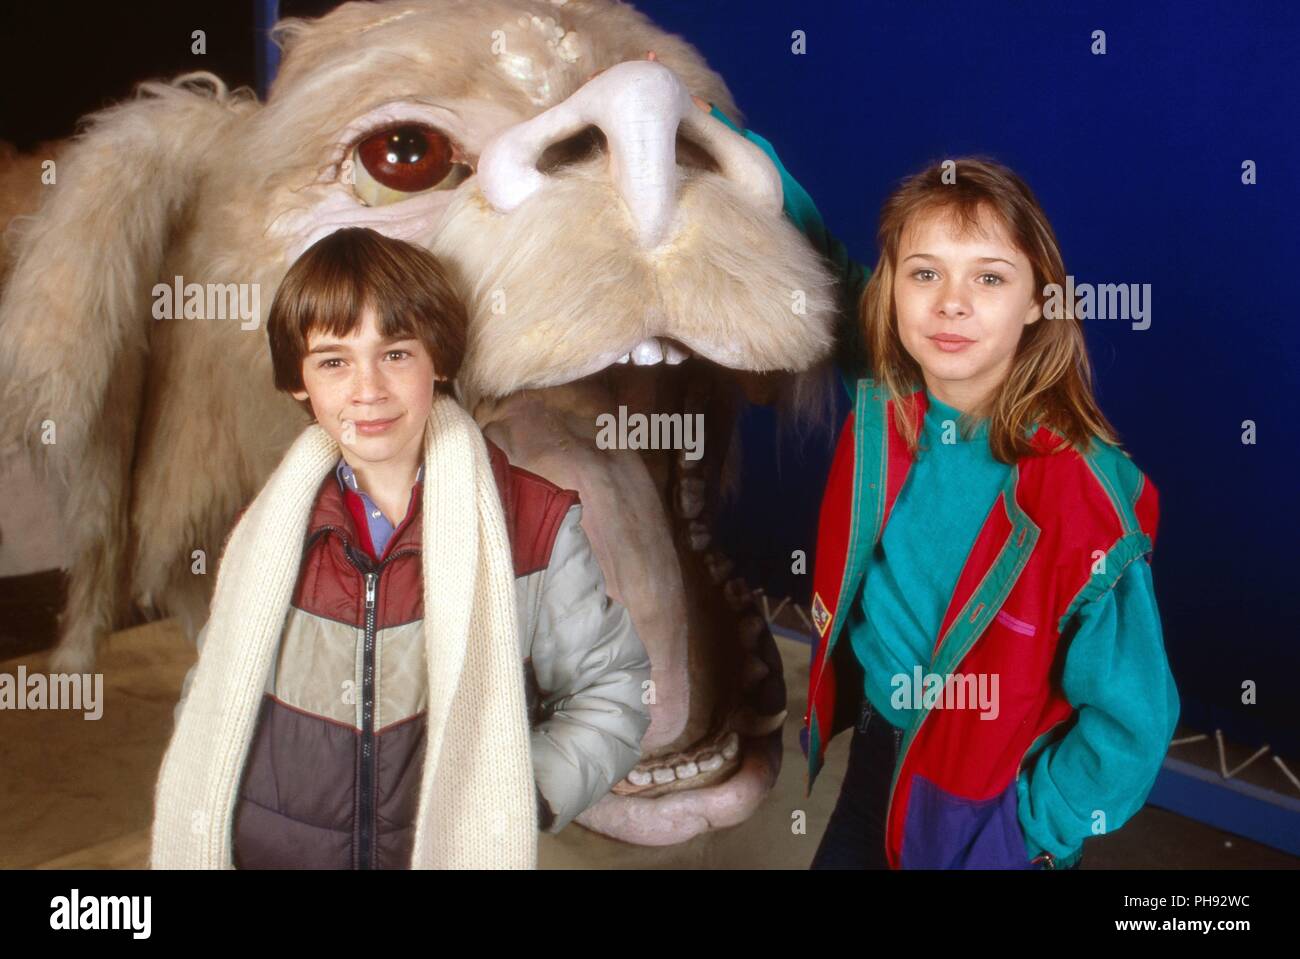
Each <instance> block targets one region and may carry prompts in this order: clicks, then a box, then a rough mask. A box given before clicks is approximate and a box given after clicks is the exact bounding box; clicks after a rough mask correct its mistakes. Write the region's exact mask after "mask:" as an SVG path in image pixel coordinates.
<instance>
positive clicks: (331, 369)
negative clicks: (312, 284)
mask: <svg viewBox="0 0 1300 959" xmlns="http://www.w3.org/2000/svg"><path fill="white" fill-rule="evenodd" d="M307 350H308V352H307V355H306V356H305V357H304V358H303V361H302V381H303V385H304V386H305V387H306V389H305V390H303V391H301V392H297V393H294V394H293V396H294V398H295V399H299V400H304V399H308V398H310V399H311V406H312V412H313V413H315V414H316V421H317V422H318V423H320V425H321V427H322V428H324V430H325V432H327V433H328V434H329V435H330V436H332V437H333V438H334V440H335V442H337V443H338V444H339V446H340V447H341V448H342V449H343V450H344V453H345V456H344V458H345V459H346V460H347V461H348V463H349V465H352V466H357V465H359V464H380V463H387V462H393V461H397V462H405V461H408V460H409V461H414V460H415V459H416V458H418V456H419V453H420V445H421V442H422V441H423V438H424V424H425V421H426V420H427V419H428V416H429V409H430V407H432V405H433V388H434V381H435V380H444V379H446V377H443V376H438V375H437V374H436V373H435V372H434V369H433V359H432V357H430V356H429V352H428V351H427V350H426V349H425V348H424V344H422V343H421V342H420V341H419V340H418V339H415V338H413V337H412V338H406V337H398V338H396V339H391V340H385V339H384V338H383V337H382V336H381V335H380V332H379V324H378V321H377V318H376V317H375V314H374V311H373V310H371V309H370V308H369V307H367V308H366V310H365V311H364V312H363V313H362V314H361V323H360V325H359V326H358V328H357V329H356V330H355V331H353V333H352V335H351V336H349V337H346V338H343V339H340V338H338V337H334V336H331V335H329V334H325V333H321V332H319V331H317V330H312V331H311V333H310V334H309V335H308V341H307Z"/></svg>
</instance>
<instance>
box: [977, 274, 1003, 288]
mask: <svg viewBox="0 0 1300 959" xmlns="http://www.w3.org/2000/svg"><path fill="white" fill-rule="evenodd" d="M979 279H980V280H981V282H982V281H985V280H987V281H988V282H987V283H984V285H985V286H1001V285H1002V284H1003V283H1005V282H1006V281H1005V280H1004V279H1003V278H1002V277H1001V276H1000V275H999V274H997V273H981V274H980V276H979Z"/></svg>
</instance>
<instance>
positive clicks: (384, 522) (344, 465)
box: [334, 456, 424, 559]
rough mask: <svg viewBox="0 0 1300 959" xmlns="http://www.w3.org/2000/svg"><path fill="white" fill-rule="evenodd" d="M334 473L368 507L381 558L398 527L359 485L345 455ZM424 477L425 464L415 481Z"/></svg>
mask: <svg viewBox="0 0 1300 959" xmlns="http://www.w3.org/2000/svg"><path fill="white" fill-rule="evenodd" d="M334 475H335V476H337V477H338V480H339V488H340V489H342V490H343V491H344V492H345V493H346V492H347V491H348V490H351V491H352V492H354V493H356V494H357V495H358V496H360V497H361V502H362V503H363V504H364V505H365V508H366V526H367V527H368V531H369V533H370V543H371V545H372V546H373V547H374V551H375V552H374V556H375V558H376V559H379V558H380V557H382V556H383V555H384V549H385V548H386V547H387V546H388V541H389V540H390V539H391V538H392V536H393V532H394V531H395V530H396V529H397V527H396V526H394V525H393V524H392V523H390V522H389V521H388V517H387V516H385V515H384V511H383V510H381V509H380V508H379V507H378V506H376V505H375V501H374V500H372V499H371V498H370V497H369V496H367V495H366V493H365V491H364V490H363V489H361V488H360V487H359V486H357V477H356V474H355V473H353V472H352V467H351V466H349V465H348V461H347V460H345V459H344V458H343V457H341V456H340V457H339V462H338V466H336V467H335V468H334ZM423 478H424V464H423V463H421V464H420V468H419V469H418V470H416V473H415V482H416V483H417V484H418V483H419V482H420V480H421V479H423Z"/></svg>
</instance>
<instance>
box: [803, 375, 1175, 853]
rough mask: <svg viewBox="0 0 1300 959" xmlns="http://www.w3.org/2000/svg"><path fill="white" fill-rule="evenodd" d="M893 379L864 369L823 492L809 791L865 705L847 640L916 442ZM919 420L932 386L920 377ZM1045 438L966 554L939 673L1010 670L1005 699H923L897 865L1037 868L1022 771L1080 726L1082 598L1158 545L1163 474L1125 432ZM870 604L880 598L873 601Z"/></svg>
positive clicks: (900, 808)
mask: <svg viewBox="0 0 1300 959" xmlns="http://www.w3.org/2000/svg"><path fill="white" fill-rule="evenodd" d="M895 402H898V400H897V399H895V398H891V397H889V396H888V395H887V391H886V389H885V388H884V386H883V385H880V384H877V383H876V382H875V381H874V380H872V379H867V378H864V379H861V380H858V381H857V385H856V396H855V402H854V408H853V410H852V412H851V413H850V414H849V417H848V420H847V421H846V423H845V424H844V428H843V431H842V432H841V434H840V438H839V442H838V445H837V448H836V451H835V456H834V460H833V462H832V465H831V471H830V475H829V478H828V480H827V483H826V490H825V493H824V495H823V499H822V506H821V517H820V521H819V532H818V541H817V557H816V565H815V568H814V571H813V599H812V618H813V622H814V624H815V626H816V628H817V632H818V639H817V645H816V648H815V650H814V654H813V663H812V674H811V677H810V680H809V688H808V703H809V706H808V713H807V714H806V715H805V717H804V725H805V729H804V732H803V736H804V738H805V739H806V749H807V753H808V789H809V790H810V791H811V789H812V785H813V783H814V781H815V780H816V777H817V773H818V772H819V771H820V769H821V766H822V763H823V761H824V759H823V757H824V751H825V747H826V743H827V742H828V741H829V740H830V739H831V737H833V736H834V735H835V734H836V733H838V732H839V731H840V730H842V729H845V728H848V727H849V726H850V725H852V723H853V721H854V720H855V719H856V711H857V708H858V706H859V704H860V702H861V699H862V690H863V677H862V670H861V666H860V665H859V663H858V660H857V658H856V656H855V655H854V653H853V649H852V644H851V643H848V642H840V639H841V637H842V627H843V623H844V620H845V616H846V613H847V611H848V608H849V606H850V604H851V603H853V602H854V601H855V600H856V598H857V596H858V594H859V591H860V590H861V588H862V582H863V577H864V574H865V571H866V565H867V562H868V559H869V557H870V555H871V552H872V550H873V549H874V547H875V545H876V544H877V543H878V542H879V541H880V538H881V535H882V533H883V530H884V526H885V523H886V522H887V520H888V518H889V514H890V511H891V509H892V508H893V505H894V503H895V502H896V501H897V499H898V495H899V492H900V491H901V490H902V488H903V483H904V481H905V480H906V478H907V473H908V469H909V468H910V466H911V464H912V461H913V460H912V456H911V453H910V451H909V450H908V447H907V443H906V441H905V440H904V438H903V437H902V435H901V434H900V433H899V432H898V430H897V429H896V427H895V424H894V403H895ZM906 402H912V403H914V404H915V408H916V416H917V419H918V421H919V420H920V419H921V418H923V417H924V415H925V410H926V406H927V398H926V395H925V391H924V390H918V391H917V392H915V393H913V394H912V395H911V396H910V397H908V398H907V400H906ZM1032 442H1033V445H1034V448H1035V450H1036V452H1035V453H1034V454H1033V455H1030V456H1027V457H1025V458H1023V459H1022V460H1021V461H1020V462H1019V463H1018V464H1016V465H1014V466H1013V467H1012V469H1011V471H1010V474H1009V476H1008V479H1007V483H1006V486H1005V487H1004V489H1003V491H1002V494H1001V495H1000V496H999V497H998V499H997V501H996V502H995V503H994V504H993V507H992V509H991V511H990V513H989V515H988V518H987V519H986V520H985V522H984V525H983V527H982V528H981V529H980V532H979V535H978V536H977V538H976V540H975V544H974V546H973V547H972V548H971V550H970V553H969V554H968V555H967V558H966V561H965V564H964V566H963V568H962V571H961V573H960V575H959V576H958V579H957V584H956V588H955V589H954V591H953V595H952V597H951V599H950V600H949V603H948V608H947V611H946V613H945V614H944V617H943V621H942V625H941V627H940V630H939V636H938V637H937V638H936V642H935V646H934V651H933V653H932V658H931V662H930V663H929V664H928V665H927V667H926V670H925V672H926V673H934V674H938V675H940V676H943V677H947V676H948V675H950V674H953V673H962V674H964V675H974V676H978V675H979V674H981V673H985V674H990V675H991V674H994V673H996V674H997V675H998V677H999V706H1000V711H999V712H998V715H997V716H996V718H994V719H984V718H981V713H980V711H979V710H978V709H974V708H964V709H961V708H959V709H953V708H947V709H945V708H930V709H926V708H921V709H914V710H913V711H912V713H913V717H912V722H911V724H910V725H909V727H908V728H907V729H906V730H905V733H904V737H903V742H902V748H901V750H900V753H899V762H898V766H897V768H896V769H895V770H894V778H893V785H892V788H891V790H890V798H889V807H888V818H887V820H886V852H887V855H888V859H889V863H890V865H891V866H892V867H894V868H913V867H919V868H970V867H980V866H997V867H1021V868H1029V866H1030V863H1029V862H1028V859H1027V853H1026V852H1025V846H1024V838H1023V834H1022V832H1021V830H1020V826H1019V822H1018V818H1017V791H1016V780H1017V778H1018V777H1019V774H1020V769H1021V767H1022V766H1024V765H1025V764H1026V763H1027V762H1028V760H1029V759H1030V757H1032V756H1033V755H1034V754H1035V753H1036V752H1037V751H1038V750H1040V749H1041V748H1042V747H1043V746H1045V745H1046V744H1047V743H1048V742H1050V741H1052V740H1053V739H1055V738H1057V737H1059V736H1061V735H1063V734H1064V732H1065V731H1066V730H1067V729H1068V724H1069V723H1070V722H1071V720H1072V717H1073V714H1074V710H1073V708H1072V707H1071V705H1070V703H1069V702H1068V701H1067V700H1066V699H1065V698H1064V696H1063V695H1062V694H1061V692H1060V690H1059V687H1058V685H1057V683H1056V681H1055V678H1054V677H1055V676H1056V675H1059V674H1058V673H1054V667H1057V666H1058V664H1059V661H1060V659H1061V658H1062V657H1063V655H1064V652H1065V646H1064V644H1061V642H1060V640H1061V638H1062V636H1063V635H1068V628H1069V624H1070V622H1071V619H1072V617H1073V616H1074V614H1075V612H1076V611H1077V610H1078V609H1080V608H1081V607H1082V606H1084V605H1085V604H1087V603H1088V602H1089V601H1090V600H1093V599H1095V598H1097V597H1099V596H1101V595H1103V594H1104V593H1105V592H1106V591H1107V590H1109V589H1110V588H1111V587H1112V586H1114V584H1115V583H1116V582H1117V581H1118V580H1119V577H1120V576H1121V574H1122V573H1123V572H1124V569H1125V567H1127V566H1128V564H1129V563H1131V562H1134V561H1137V560H1139V559H1142V560H1143V561H1145V556H1146V554H1148V553H1149V552H1151V550H1152V547H1153V545H1154V541H1155V531H1156V522H1157V518H1158V500H1157V492H1156V488H1155V486H1154V485H1153V484H1152V483H1151V482H1150V481H1148V480H1147V479H1146V477H1145V476H1144V475H1143V474H1142V473H1141V472H1140V471H1139V470H1138V468H1137V467H1136V466H1135V465H1134V464H1133V462H1132V461H1131V460H1130V459H1129V458H1128V456H1127V454H1125V453H1124V452H1123V451H1121V450H1120V449H1119V448H1118V447H1115V446H1112V445H1110V444H1105V443H1101V442H1099V441H1096V440H1094V441H1093V443H1092V447H1091V449H1090V451H1089V452H1088V453H1079V452H1078V451H1076V450H1074V449H1072V448H1070V447H1068V446H1066V447H1065V448H1064V449H1062V450H1061V451H1060V452H1056V453H1052V452H1049V451H1050V450H1051V449H1052V448H1053V447H1054V446H1056V445H1057V444H1059V443H1060V442H1061V437H1060V436H1059V435H1058V434H1056V433H1054V432H1053V431H1051V430H1049V429H1047V428H1046V427H1043V426H1038V427H1036V428H1035V431H1034V433H1033V435H1032ZM868 613H869V611H868Z"/></svg>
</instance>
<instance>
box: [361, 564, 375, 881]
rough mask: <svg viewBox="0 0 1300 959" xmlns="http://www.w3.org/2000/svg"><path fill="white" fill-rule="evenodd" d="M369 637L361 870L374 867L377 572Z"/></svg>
mask: <svg viewBox="0 0 1300 959" xmlns="http://www.w3.org/2000/svg"><path fill="white" fill-rule="evenodd" d="M365 578H366V638H365V643H364V646H363V653H362V667H361V777H360V786H359V787H358V788H359V794H358V796H357V807H358V808H357V816H358V817H359V818H360V829H359V832H358V839H357V845H358V847H359V850H360V851H359V853H358V856H357V858H358V861H359V863H360V867H361V868H362V869H372V868H374V864H373V862H372V860H373V858H374V842H375V837H374V830H373V828H372V823H371V819H372V818H373V817H374V802H373V798H372V793H373V792H374V781H375V584H376V583H377V582H379V574H378V573H366V574H365Z"/></svg>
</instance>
